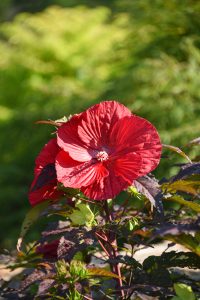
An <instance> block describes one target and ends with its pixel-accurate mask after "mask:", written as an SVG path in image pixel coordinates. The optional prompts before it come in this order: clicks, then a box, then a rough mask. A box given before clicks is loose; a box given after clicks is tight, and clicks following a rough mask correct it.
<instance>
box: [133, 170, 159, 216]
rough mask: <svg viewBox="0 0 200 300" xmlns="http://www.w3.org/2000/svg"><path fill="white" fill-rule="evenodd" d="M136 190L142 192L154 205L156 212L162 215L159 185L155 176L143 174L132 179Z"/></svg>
mask: <svg viewBox="0 0 200 300" xmlns="http://www.w3.org/2000/svg"><path fill="white" fill-rule="evenodd" d="M134 185H135V187H136V189H137V190H138V192H140V193H141V194H143V195H144V196H145V197H146V198H147V199H149V201H150V202H151V204H152V205H153V206H154V207H155V210H156V213H157V214H158V215H160V217H162V216H163V204H162V193H161V189H160V186H159V184H158V182H157V180H156V179H155V178H152V177H149V176H143V177H140V178H138V179H137V180H135V181H134Z"/></svg>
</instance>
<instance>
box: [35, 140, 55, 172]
mask: <svg viewBox="0 0 200 300" xmlns="http://www.w3.org/2000/svg"><path fill="white" fill-rule="evenodd" d="M59 150H60V148H59V147H58V144H57V139H56V138H54V139H51V140H50V141H49V142H48V143H47V144H46V145H45V146H44V147H43V148H42V150H41V151H40V153H39V154H38V156H37V158H36V160H35V170H34V172H35V174H36V175H38V174H39V173H40V172H41V169H42V168H43V167H45V166H46V165H48V164H52V163H54V162H55V157H56V155H57V153H58V152H59Z"/></svg>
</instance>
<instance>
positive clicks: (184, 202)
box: [164, 195, 200, 212]
mask: <svg viewBox="0 0 200 300" xmlns="http://www.w3.org/2000/svg"><path fill="white" fill-rule="evenodd" d="M164 199H165V200H167V201H173V202H176V203H179V204H182V205H185V206H187V207H189V208H191V209H193V210H194V211H196V212H200V205H199V204H198V203H195V202H191V201H187V200H185V199H183V198H182V197H181V196H177V195H176V196H172V197H169V198H164Z"/></svg>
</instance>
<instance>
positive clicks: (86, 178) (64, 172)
mask: <svg viewBox="0 0 200 300" xmlns="http://www.w3.org/2000/svg"><path fill="white" fill-rule="evenodd" d="M56 172H57V178H58V181H60V182H62V184H63V185H64V186H65V187H72V188H81V187H83V186H87V185H90V184H92V183H93V182H95V181H96V180H99V179H101V178H103V177H105V176H108V171H107V170H106V168H105V167H104V166H103V164H102V163H94V162H93V161H92V160H90V161H88V162H84V163H81V162H79V161H75V160H73V159H72V158H71V157H70V156H69V154H68V153H67V152H65V151H60V152H59V154H58V155H57V157H56Z"/></svg>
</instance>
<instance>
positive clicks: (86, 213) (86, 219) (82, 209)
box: [68, 203, 94, 226]
mask: <svg viewBox="0 0 200 300" xmlns="http://www.w3.org/2000/svg"><path fill="white" fill-rule="evenodd" d="M68 217H69V218H70V220H71V221H72V224H73V225H75V226H79V225H86V226H91V225H92V223H93V222H94V214H93V212H92V211H91V209H90V207H89V205H88V204H85V203H78V204H76V208H75V209H74V210H73V212H72V213H71V214H69V215H68Z"/></svg>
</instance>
